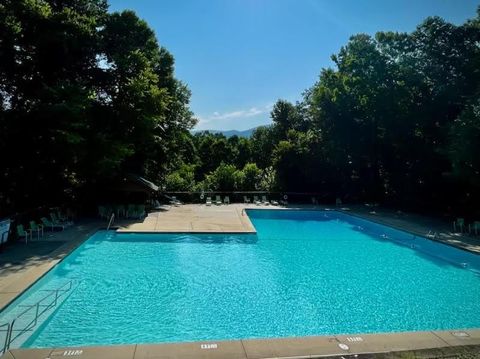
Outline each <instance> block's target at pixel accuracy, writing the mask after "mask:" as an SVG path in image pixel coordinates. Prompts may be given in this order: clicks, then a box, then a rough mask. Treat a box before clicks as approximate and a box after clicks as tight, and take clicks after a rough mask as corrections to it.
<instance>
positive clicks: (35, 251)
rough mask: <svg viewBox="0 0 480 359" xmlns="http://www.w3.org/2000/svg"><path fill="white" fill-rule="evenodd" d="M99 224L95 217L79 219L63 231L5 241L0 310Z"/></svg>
mask: <svg viewBox="0 0 480 359" xmlns="http://www.w3.org/2000/svg"><path fill="white" fill-rule="evenodd" d="M102 225H105V224H104V223H103V222H99V221H98V220H82V221H79V222H78V223H77V224H76V225H75V226H73V227H71V228H67V229H65V230H64V231H59V232H49V231H46V232H45V234H44V236H43V237H40V239H37V238H36V237H35V236H34V239H33V240H31V241H28V243H25V242H24V241H16V242H13V243H9V244H8V245H7V246H6V247H5V248H4V249H3V251H2V252H1V253H0V310H1V309H3V308H4V307H5V306H6V305H8V304H9V303H10V302H11V301H12V300H14V299H15V298H16V297H17V296H18V295H19V294H20V293H22V292H23V291H24V290H25V289H27V288H28V287H30V286H31V285H32V284H33V283H35V282H36V281H37V280H38V279H39V278H40V277H42V276H43V275H44V274H45V273H46V272H48V271H49V270H50V269H51V268H52V267H54V266H55V265H56V264H57V263H58V262H59V261H60V260H62V258H64V257H65V256H66V255H68V254H69V253H70V252H71V251H72V250H73V249H74V248H76V247H77V246H78V245H79V244H80V243H82V242H83V241H84V240H85V239H87V238H88V237H89V236H90V235H91V234H93V233H94V232H96V231H97V230H98V229H99V228H100V227H101V226H102Z"/></svg>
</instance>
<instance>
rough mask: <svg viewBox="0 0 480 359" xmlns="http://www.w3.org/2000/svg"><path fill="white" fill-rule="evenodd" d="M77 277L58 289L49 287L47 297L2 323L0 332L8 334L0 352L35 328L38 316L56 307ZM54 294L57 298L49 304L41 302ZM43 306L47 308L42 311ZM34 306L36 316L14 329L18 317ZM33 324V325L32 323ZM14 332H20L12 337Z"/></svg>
mask: <svg viewBox="0 0 480 359" xmlns="http://www.w3.org/2000/svg"><path fill="white" fill-rule="evenodd" d="M74 280H75V279H71V280H70V281H68V282H66V283H65V284H63V285H62V286H60V287H58V288H57V289H52V290H50V289H47V290H46V291H48V292H51V293H50V294H47V295H46V296H45V297H43V298H42V299H40V300H39V301H37V302H36V303H35V304H32V305H28V306H27V308H26V309H25V310H24V311H23V312H21V313H20V314H19V315H17V316H16V317H15V319H13V320H12V321H11V322H8V323H4V324H0V332H5V331H6V332H7V335H6V337H5V343H4V345H3V348H0V354H2V355H3V354H5V353H6V351H7V350H8V349H10V345H11V344H12V342H13V341H15V340H16V339H17V338H19V337H20V336H21V335H22V334H24V333H25V332H27V331H29V330H31V329H32V328H34V327H35V326H36V325H37V323H38V318H39V317H40V316H41V315H42V314H43V313H45V312H46V311H47V310H49V309H51V308H53V307H55V306H56V305H57V303H58V298H60V297H61V296H62V295H63V294H65V293H67V292H69V291H70V290H71V289H72V286H73V282H74ZM67 286H68V288H67V289H64V288H65V287H67ZM53 295H55V299H54V300H53V301H52V302H51V303H49V304H47V305H41V303H42V302H43V301H44V300H46V299H47V298H50V297H52V296H53ZM41 307H45V309H42V311H40V308H41ZM32 308H35V318H33V319H32V320H31V321H30V322H29V323H28V324H27V325H26V326H25V327H24V328H22V329H16V330H14V329H13V328H14V325H15V322H16V321H17V319H19V318H21V317H22V316H23V315H25V314H26V313H28V312H29V311H30V310H31V309H32ZM32 324H33V325H32ZM5 326H6V327H7V329H6V330H4V329H1V328H3V327H5ZM13 332H19V333H18V334H16V335H15V336H14V337H13V338H12V335H13Z"/></svg>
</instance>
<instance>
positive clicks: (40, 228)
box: [30, 221, 43, 239]
mask: <svg viewBox="0 0 480 359" xmlns="http://www.w3.org/2000/svg"><path fill="white" fill-rule="evenodd" d="M30 230H31V231H32V233H33V232H37V239H40V234H42V237H43V225H41V224H37V222H35V221H30Z"/></svg>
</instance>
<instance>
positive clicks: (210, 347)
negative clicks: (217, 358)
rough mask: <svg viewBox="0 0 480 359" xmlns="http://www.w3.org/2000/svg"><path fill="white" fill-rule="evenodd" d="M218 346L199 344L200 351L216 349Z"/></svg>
mask: <svg viewBox="0 0 480 359" xmlns="http://www.w3.org/2000/svg"><path fill="white" fill-rule="evenodd" d="M217 348H218V345H217V344H215V343H214V344H201V345H200V349H217Z"/></svg>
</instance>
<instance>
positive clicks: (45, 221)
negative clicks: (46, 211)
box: [40, 217, 65, 232]
mask: <svg viewBox="0 0 480 359" xmlns="http://www.w3.org/2000/svg"><path fill="white" fill-rule="evenodd" d="M40 220H41V221H42V223H43V225H44V226H45V227H47V228H48V227H50V230H51V231H52V232H53V230H54V228H61V229H62V231H63V230H64V229H65V226H64V225H63V224H58V223H53V222H52V221H49V220H48V219H47V218H46V217H42V218H40Z"/></svg>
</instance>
